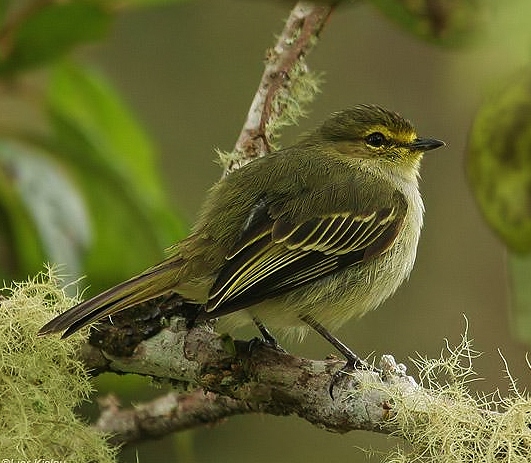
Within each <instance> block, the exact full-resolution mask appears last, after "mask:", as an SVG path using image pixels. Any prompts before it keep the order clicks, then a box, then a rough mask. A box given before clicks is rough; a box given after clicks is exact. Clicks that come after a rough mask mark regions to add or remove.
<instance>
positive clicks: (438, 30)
mask: <svg viewBox="0 0 531 463" xmlns="http://www.w3.org/2000/svg"><path fill="white" fill-rule="evenodd" d="M371 2H372V3H373V4H374V5H375V6H376V7H377V8H378V9H380V10H381V11H382V12H383V13H384V14H385V15H386V16H387V17H389V18H390V19H392V20H393V21H395V22H397V23H398V24H400V25H401V26H402V27H403V28H405V29H406V30H407V31H408V32H410V33H411V34H413V35H415V36H417V37H419V38H421V39H422V40H426V41H428V42H432V43H435V44H437V45H443V46H450V47H456V46H466V45H470V44H473V43H476V42H477V41H478V39H479V38H481V37H483V36H484V34H485V29H486V27H487V25H488V23H489V21H490V20H491V18H492V17H493V16H495V15H496V13H497V9H498V7H499V6H500V3H501V2H498V1H497V0H444V1H443V0H416V1H412V0H371Z"/></svg>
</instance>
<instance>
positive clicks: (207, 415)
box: [94, 389, 255, 444]
mask: <svg viewBox="0 0 531 463" xmlns="http://www.w3.org/2000/svg"><path fill="white" fill-rule="evenodd" d="M99 404H100V408H101V414H100V417H99V419H98V421H97V422H96V424H95V425H94V426H95V427H96V428H97V429H98V430H100V431H102V432H105V433H106V434H109V435H111V437H110V438H109V441H110V442H111V443H113V444H128V443H131V442H135V441H139V440H144V439H154V438H158V437H163V436H165V435H166V434H168V433H170V432H177V431H183V430H185V429H190V428H194V427H197V426H204V425H213V424H215V423H216V422H219V421H220V420H222V419H224V418H227V417H229V416H232V415H238V414H244V413H252V412H254V411H255V410H253V409H252V408H251V407H250V406H249V404H248V403H246V402H244V401H242V400H236V399H231V398H230V397H224V396H221V395H219V394H215V393H213V392H204V391H203V390H202V389H197V390H195V391H192V392H190V393H188V394H182V393H178V392H169V393H167V394H165V395H163V396H162V397H158V398H156V399H155V400H152V401H151V402H147V403H143V404H139V405H136V406H135V407H133V408H127V409H122V408H121V407H120V403H119V401H118V399H117V398H116V397H115V396H114V395H110V396H107V397H105V398H104V399H100V400H99Z"/></svg>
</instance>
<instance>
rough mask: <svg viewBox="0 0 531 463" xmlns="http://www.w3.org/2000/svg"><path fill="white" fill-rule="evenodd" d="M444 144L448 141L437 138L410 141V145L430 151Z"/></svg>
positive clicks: (420, 149) (412, 147) (413, 147)
mask: <svg viewBox="0 0 531 463" xmlns="http://www.w3.org/2000/svg"><path fill="white" fill-rule="evenodd" d="M444 145H446V143H444V142H443V141H442V140H437V139H435V138H417V139H416V140H415V141H414V142H412V143H410V145H409V147H410V148H411V149H414V150H418V151H430V150H434V149H436V148H439V147H441V146H444Z"/></svg>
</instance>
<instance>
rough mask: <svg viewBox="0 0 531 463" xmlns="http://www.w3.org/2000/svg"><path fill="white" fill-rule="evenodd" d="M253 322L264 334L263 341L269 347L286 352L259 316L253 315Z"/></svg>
mask: <svg viewBox="0 0 531 463" xmlns="http://www.w3.org/2000/svg"><path fill="white" fill-rule="evenodd" d="M253 322H254V324H255V325H256V327H257V328H258V330H259V331H260V334H261V335H262V340H261V341H263V342H265V343H266V344H267V345H268V346H269V347H272V348H273V349H275V350H278V351H280V352H286V351H285V350H284V349H283V348H282V346H281V345H280V344H279V343H278V341H277V340H276V338H275V337H274V336H273V335H272V334H271V332H270V331H269V330H268V329H267V327H266V326H265V325H264V324H263V323H262V321H261V320H260V319H259V318H258V317H255V316H253Z"/></svg>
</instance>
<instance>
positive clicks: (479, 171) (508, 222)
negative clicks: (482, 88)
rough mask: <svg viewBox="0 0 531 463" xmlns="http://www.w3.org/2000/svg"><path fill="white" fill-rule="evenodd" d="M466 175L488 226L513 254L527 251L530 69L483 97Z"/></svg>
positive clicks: (530, 228) (530, 224) (530, 242)
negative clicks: (484, 98)
mask: <svg viewBox="0 0 531 463" xmlns="http://www.w3.org/2000/svg"><path fill="white" fill-rule="evenodd" d="M468 177H469V180H470V182H471V184H472V187H473V190H474V194H475V196H476V200H477V201H478V203H479V206H480V209H481V211H482V213H483V215H484V217H485V218H486V220H487V222H488V223H489V224H490V226H491V227H492V228H493V229H494V230H495V231H496V232H497V233H498V235H499V236H500V237H501V238H502V240H503V241H504V242H505V244H506V245H507V246H508V247H509V248H510V249H511V250H513V251H515V252H521V253H526V252H531V69H529V68H527V69H524V70H521V71H520V72H518V73H516V74H514V75H512V76H511V77H510V78H508V79H507V80H506V81H505V82H503V83H502V84H501V85H500V86H499V87H498V88H497V89H495V90H494V91H493V92H492V93H491V95H490V96H489V97H488V98H487V99H486V100H485V101H484V103H483V105H482V106H481V108H480V109H479V111H478V113H477V114H476V117H475V120H474V124H473V127H472V130H471V134H470V139H469V143H468Z"/></svg>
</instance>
